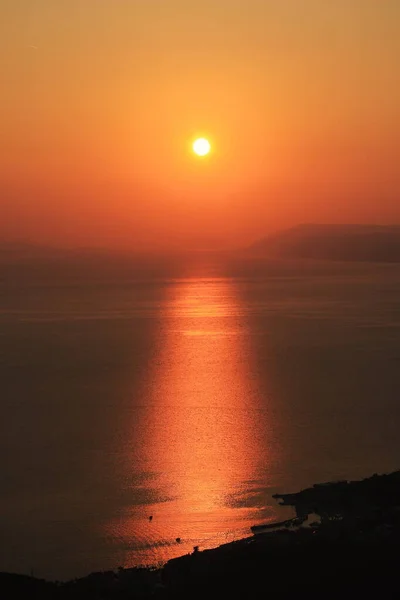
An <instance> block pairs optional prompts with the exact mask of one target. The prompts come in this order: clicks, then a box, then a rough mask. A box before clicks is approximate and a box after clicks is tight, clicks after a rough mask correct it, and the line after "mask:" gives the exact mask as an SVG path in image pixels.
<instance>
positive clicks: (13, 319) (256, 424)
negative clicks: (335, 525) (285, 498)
mask: <svg viewBox="0 0 400 600" xmlns="http://www.w3.org/2000/svg"><path fill="white" fill-rule="evenodd" d="M399 431H400V266H396V265H373V264H370V265H369V264H358V265H357V264H351V265H350V264H346V265H340V264H335V265H332V264H326V265H325V264H324V263H315V264H314V263H312V264H311V263H307V264H306V265H302V264H289V263H282V264H273V265H269V266H265V265H260V264H257V265H252V264H250V263H248V262H247V263H246V264H244V263H243V264H239V265H235V266H234V267H233V266H232V265H228V266H226V265H225V266H219V267H216V266H215V265H212V266H210V265H202V266H199V265H198V264H196V265H195V266H193V268H191V265H190V264H187V265H185V267H184V268H182V269H180V270H179V269H178V270H177V272H174V274H173V275H171V274H164V275H163V274H160V273H152V274H150V275H149V274H147V275H146V273H145V272H144V273H143V272H142V273H141V274H140V275H138V274H135V273H132V274H130V273H129V272H126V271H124V272H123V273H117V274H116V276H115V277H111V276H109V275H105V274H104V275H103V276H99V277H95V276H94V275H93V273H88V274H87V276H82V274H81V275H80V276H76V277H75V276H73V275H71V274H69V275H68V276H65V277H63V274H62V272H61V273H60V272H57V273H56V275H55V273H54V272H53V271H52V272H51V273H47V274H46V272H43V271H40V273H37V272H35V271H31V270H27V271H26V272H25V273H23V275H21V273H19V272H18V276H16V277H13V276H10V272H9V271H7V276H5V277H3V278H2V279H1V282H0V490H1V494H0V540H1V541H0V571H12V572H18V573H27V574H30V573H33V574H34V575H36V576H38V577H46V578H51V579H56V578H57V579H67V578H72V577H76V576H81V575H85V574H87V573H89V572H91V571H99V570H104V569H116V568H117V567H119V566H124V567H130V566H134V565H143V564H159V563H161V562H163V561H166V560H168V559H169V558H172V557H175V556H180V555H182V554H185V553H187V552H191V551H192V550H193V547H194V546H199V547H200V549H204V548H210V547H214V546H217V545H220V544H222V543H225V542H229V541H232V540H234V539H240V538H242V537H245V536H247V535H249V534H250V526H251V525H253V524H259V523H263V522H269V521H274V520H276V519H282V518H286V517H288V516H290V515H291V512H290V510H289V509H286V508H285V509H283V508H281V507H279V506H278V505H277V504H276V501H275V500H273V498H272V495H273V494H274V493H275V492H290V491H296V490H298V489H301V488H303V487H305V486H309V485H311V484H313V483H315V482H322V481H328V480H332V479H343V478H345V479H347V478H360V477H364V476H368V475H371V474H373V473H374V472H379V473H382V472H387V471H391V470H395V469H397V468H400V435H399ZM150 517H152V519H150Z"/></svg>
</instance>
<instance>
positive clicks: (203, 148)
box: [193, 138, 211, 156]
mask: <svg viewBox="0 0 400 600" xmlns="http://www.w3.org/2000/svg"><path fill="white" fill-rule="evenodd" d="M210 150H211V144H210V142H209V141H208V140H206V138H198V139H197V140H195V141H194V142H193V152H194V153H195V154H197V156H206V155H207V154H209V153H210Z"/></svg>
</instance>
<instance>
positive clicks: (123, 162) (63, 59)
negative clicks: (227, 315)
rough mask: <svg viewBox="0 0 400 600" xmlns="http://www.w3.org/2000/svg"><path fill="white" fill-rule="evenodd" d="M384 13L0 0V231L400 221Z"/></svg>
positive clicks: (303, 3)
mask: <svg viewBox="0 0 400 600" xmlns="http://www.w3.org/2000/svg"><path fill="white" fill-rule="evenodd" d="M399 23H400V2H399V1H398V0H325V1H324V0H246V1H244V0H203V1H200V0H67V1H66V0H0V51H1V63H0V106H1V112H0V168H1V172H0V208H1V212H0V236H1V237H2V238H6V239H12V238H19V239H30V240H36V241H41V242H44V243H49V242H50V243H59V244H69V245H73V244H78V245H99V246H107V245H114V246H125V247H132V248H136V247H146V246H151V245H153V244H155V245H157V247H159V246H164V245H166V246H168V245H169V244H172V243H190V244H194V245H198V244H200V245H207V244H209V243H210V244H211V243H213V241H214V240H215V239H220V240H221V241H222V242H227V243H233V244H241V243H243V242H244V241H247V240H250V239H254V238H257V237H258V236H260V235H263V234H264V233H266V232H268V231H270V230H271V229H272V230H275V229H279V228H281V227H283V226H288V225H292V224H295V223H298V222H304V221H314V222H315V221H335V222H344V221H360V222H362V221H364V222H365V221H368V222H375V223H385V222H400V169H399V168H398V156H400V68H399V67H400V65H399V62H400V58H399V57H400V36H399V35H398V31H399ZM197 135H204V136H208V137H209V139H210V141H211V142H212V144H213V154H212V155H211V156H210V157H208V158H207V159H206V160H199V159H197V158H195V157H194V155H193V154H192V153H191V151H190V143H191V141H192V140H193V138H194V137H195V136H197Z"/></svg>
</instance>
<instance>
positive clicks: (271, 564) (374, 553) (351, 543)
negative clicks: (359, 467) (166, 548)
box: [0, 471, 400, 600]
mask: <svg viewBox="0 0 400 600" xmlns="http://www.w3.org/2000/svg"><path fill="white" fill-rule="evenodd" d="M274 498H275V499H276V500H279V501H280V504H281V505H290V506H292V507H293V508H294V509H295V511H296V514H297V517H296V518H294V519H289V520H287V521H282V522H280V523H275V524H267V525H266V526H265V530H262V528H261V527H256V528H253V529H256V531H257V533H255V534H253V535H252V536H250V537H247V538H244V539H241V540H237V541H233V542H229V543H226V544H223V545H221V546H219V547H218V548H215V549H210V550H203V551H201V550H200V549H198V548H194V551H193V552H192V553H191V554H187V555H184V556H181V557H179V558H175V559H172V560H170V561H168V562H167V563H166V564H165V565H164V566H163V567H161V568H159V569H156V568H132V569H122V568H120V569H119V570H118V571H117V572H114V571H107V572H102V573H92V574H90V575H88V576H86V577H83V578H80V579H75V580H72V581H68V582H65V583H59V582H48V581H45V580H39V579H35V578H33V577H30V576H25V575H13V574H8V573H0V592H2V593H5V594H8V595H10V594H13V595H17V594H19V593H23V594H29V595H32V594H33V595H34V596H35V597H36V596H38V597H39V596H40V597H41V598H43V599H44V600H46V598H66V599H68V598H81V597H82V598H110V599H113V598H123V599H125V598H132V597H140V598H153V597H160V598H180V597H188V596H189V597H197V596H202V597H204V596H209V597H225V595H226V594H229V595H232V594H236V592H238V591H241V593H243V594H246V595H247V597H251V596H252V595H254V597H255V596H256V590H257V589H258V587H259V586H260V585H266V581H267V579H268V588H270V589H271V590H274V591H275V592H279V594H280V596H281V597H283V598H285V597H288V598H289V597H293V594H294V593H300V592H301V593H303V592H304V593H307V595H308V596H309V597H313V594H314V593H315V594H317V592H318V593H319V594H321V592H322V588H321V586H324V585H325V587H326V584H327V582H329V589H324V590H323V595H324V597H331V595H332V597H334V594H336V597H337V595H338V594H340V595H341V597H354V595H355V594H356V595H360V596H361V594H362V595H363V596H364V597H372V596H370V594H372V591H373V592H374V594H375V596H376V594H378V595H379V594H382V593H385V597H392V596H391V595H390V594H391V590H392V589H396V585H395V582H396V578H397V558H398V557H399V556H400V471H396V472H394V473H391V474H388V475H376V474H375V475H373V476H372V477H369V478H367V479H364V480H361V481H350V482H348V481H341V482H331V483H325V484H316V485H314V486H313V487H311V488H308V489H305V490H302V491H300V492H297V493H294V494H278V495H276V496H274ZM309 515H317V516H318V517H319V519H320V520H319V521H313V522H312V523H310V524H308V523H307V525H304V524H305V522H306V517H308V516H309ZM333 575H334V576H333ZM393 586H394V587H393ZM315 597H317V595H316V596H315Z"/></svg>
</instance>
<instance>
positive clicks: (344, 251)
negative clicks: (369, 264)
mask: <svg viewBox="0 0 400 600" xmlns="http://www.w3.org/2000/svg"><path fill="white" fill-rule="evenodd" d="M249 251H250V252H251V253H253V254H257V255H263V256H271V257H280V258H309V259H324V260H345V261H382V262H400V225H318V224H305V225H299V226H297V227H293V228H292V229H287V230H285V231H281V232H279V233H276V234H274V235H271V236H268V237H267V238H264V239H262V240H260V241H258V242H256V243H255V244H253V245H252V246H251V247H250V248H249Z"/></svg>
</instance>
